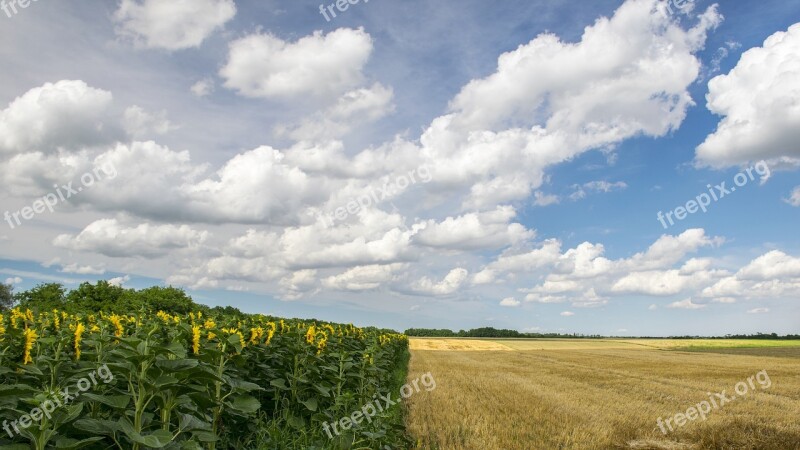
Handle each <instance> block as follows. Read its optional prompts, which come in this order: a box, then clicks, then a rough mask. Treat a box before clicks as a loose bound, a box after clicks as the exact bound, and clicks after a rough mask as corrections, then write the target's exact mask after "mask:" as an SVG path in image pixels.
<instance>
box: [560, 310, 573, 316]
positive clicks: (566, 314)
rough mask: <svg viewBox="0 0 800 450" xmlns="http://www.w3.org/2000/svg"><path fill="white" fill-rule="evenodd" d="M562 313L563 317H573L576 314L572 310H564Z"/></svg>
mask: <svg viewBox="0 0 800 450" xmlns="http://www.w3.org/2000/svg"><path fill="white" fill-rule="evenodd" d="M560 315H561V316H562V317H572V316H574V315H575V313H574V312H572V311H564V312H562V313H561V314H560Z"/></svg>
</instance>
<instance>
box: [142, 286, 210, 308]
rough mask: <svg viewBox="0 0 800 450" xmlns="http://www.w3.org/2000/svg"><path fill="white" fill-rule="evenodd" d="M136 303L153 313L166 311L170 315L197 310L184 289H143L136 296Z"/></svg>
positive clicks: (156, 287) (170, 287)
mask: <svg viewBox="0 0 800 450" xmlns="http://www.w3.org/2000/svg"><path fill="white" fill-rule="evenodd" d="M133 296H134V298H135V299H136V301H137V302H138V303H140V304H142V305H145V306H146V307H148V308H149V309H151V310H153V311H164V312H167V313H170V314H188V313H189V312H191V311H194V310H195V309H197V305H196V304H195V303H194V302H193V301H192V298H191V297H189V296H188V295H186V292H184V291H183V289H178V288H174V287H172V286H169V287H158V286H155V287H151V288H147V289H142V290H141V291H138V292H136V293H135V294H134V295H133Z"/></svg>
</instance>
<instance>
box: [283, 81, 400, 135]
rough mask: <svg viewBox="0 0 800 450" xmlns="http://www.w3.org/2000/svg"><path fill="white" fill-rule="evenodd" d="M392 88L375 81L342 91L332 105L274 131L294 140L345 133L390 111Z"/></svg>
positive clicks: (391, 109) (392, 96)
mask: <svg viewBox="0 0 800 450" xmlns="http://www.w3.org/2000/svg"><path fill="white" fill-rule="evenodd" d="M393 99H394V91H393V90H392V89H391V88H388V87H386V86H383V85H381V84H380V83H375V84H373V85H372V87H369V88H360V89H355V90H353V91H350V92H346V93H344V94H343V95H342V96H341V97H340V98H339V99H338V100H337V101H336V103H335V104H333V105H332V106H330V107H328V108H327V109H325V110H324V111H320V112H318V113H316V114H314V115H312V116H311V117H308V118H306V119H304V120H303V121H302V122H301V123H300V124H298V125H282V126H279V127H278V130H277V131H278V133H279V134H281V135H283V134H286V135H288V136H289V137H291V138H292V139H294V140H296V141H322V142H325V141H328V140H330V139H336V138H340V137H342V136H345V135H347V134H348V133H349V132H350V131H352V129H353V128H354V127H356V126H358V127H363V126H365V125H366V124H369V123H371V122H374V121H376V120H379V119H381V118H383V117H385V116H386V115H388V114H390V113H391V112H393V111H394V107H395V106H394V103H393V102H392V100H393Z"/></svg>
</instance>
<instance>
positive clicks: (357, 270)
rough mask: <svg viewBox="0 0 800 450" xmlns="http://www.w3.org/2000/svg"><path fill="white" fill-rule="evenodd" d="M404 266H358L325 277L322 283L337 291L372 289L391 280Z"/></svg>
mask: <svg viewBox="0 0 800 450" xmlns="http://www.w3.org/2000/svg"><path fill="white" fill-rule="evenodd" d="M404 268H406V266H405V265H404V264H389V265H370V266H358V267H354V268H352V269H349V270H347V271H345V272H343V273H341V274H339V275H334V276H330V277H328V278H326V279H325V280H324V281H323V285H324V286H325V287H327V288H330V289H334V290H339V291H367V290H374V289H378V288H379V287H381V286H383V285H385V284H386V283H388V282H390V281H392V280H393V279H394V278H395V277H396V275H395V273H396V272H397V271H399V270H402V269H404Z"/></svg>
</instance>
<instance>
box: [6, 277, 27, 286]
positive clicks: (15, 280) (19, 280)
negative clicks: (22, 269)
mask: <svg viewBox="0 0 800 450" xmlns="http://www.w3.org/2000/svg"><path fill="white" fill-rule="evenodd" d="M22 281H23V280H22V278H20V277H11V278H6V282H5V284H11V285H14V284H20V283H22Z"/></svg>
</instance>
